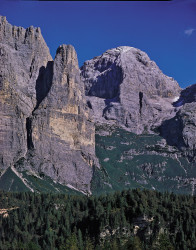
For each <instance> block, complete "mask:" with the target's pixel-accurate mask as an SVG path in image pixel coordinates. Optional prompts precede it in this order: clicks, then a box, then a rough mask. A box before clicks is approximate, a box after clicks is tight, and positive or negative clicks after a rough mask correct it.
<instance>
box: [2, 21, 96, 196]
mask: <svg viewBox="0 0 196 250" xmlns="http://www.w3.org/2000/svg"><path fill="white" fill-rule="evenodd" d="M0 55H1V57H0V170H3V169H5V168H7V167H9V166H10V165H15V167H19V165H20V167H21V168H22V169H25V170H26V169H31V170H32V169H33V170H34V171H35V170H36V171H38V172H42V173H44V174H45V175H48V176H50V177H52V179H53V180H56V181H58V182H60V183H62V184H66V185H71V186H73V187H74V188H77V189H79V190H80V191H84V192H90V181H91V177H92V165H93V164H95V165H96V164H98V162H97V160H96V157H95V141H94V137H95V134H94V124H93V122H92V121H91V119H90V118H89V111H88V108H87V107H86V101H84V100H85V95H84V85H83V83H82V82H81V79H80V73H79V68H78V61H77V55H76V52H75V50H74V48H73V47H72V46H69V45H67V46H66V45H62V46H60V47H59V48H58V49H57V53H56V57H55V60H54V61H53V60H52V58H51V55H50V53H49V49H48V47H47V45H46V43H45V41H44V39H43V37H42V35H41V31H40V29H39V28H33V27H30V28H27V29H24V28H21V27H15V26H12V25H10V24H9V23H8V22H7V21H6V18H5V17H0ZM20 159H23V160H22V161H21V160H20ZM21 162H22V163H21ZM19 163H20V164H19ZM21 164H22V165H21Z"/></svg>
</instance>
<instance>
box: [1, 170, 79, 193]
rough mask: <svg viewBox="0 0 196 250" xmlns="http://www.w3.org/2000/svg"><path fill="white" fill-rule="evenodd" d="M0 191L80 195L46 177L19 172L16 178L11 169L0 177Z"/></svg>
mask: <svg viewBox="0 0 196 250" xmlns="http://www.w3.org/2000/svg"><path fill="white" fill-rule="evenodd" d="M22 179H23V180H24V181H22ZM0 189H1V190H5V191H10V192H11V191H12V192H23V191H24V192H25V191H31V190H34V191H35V192H53V193H69V194H80V193H79V192H78V191H76V190H72V189H71V188H68V187H66V186H64V185H61V184H59V183H55V182H54V181H53V180H52V179H51V178H49V177H47V176H43V175H42V176H41V177H39V176H36V175H33V174H31V173H28V172H20V177H18V176H17V174H16V173H15V172H14V171H13V170H12V169H11V168H8V169H7V170H6V171H5V172H4V174H3V175H2V176H1V177H0Z"/></svg>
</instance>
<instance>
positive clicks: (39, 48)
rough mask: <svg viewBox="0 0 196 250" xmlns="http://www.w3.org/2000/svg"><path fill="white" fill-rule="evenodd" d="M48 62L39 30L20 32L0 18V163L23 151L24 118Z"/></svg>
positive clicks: (47, 53) (10, 160) (20, 154)
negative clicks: (41, 72) (37, 80)
mask: <svg viewBox="0 0 196 250" xmlns="http://www.w3.org/2000/svg"><path fill="white" fill-rule="evenodd" d="M50 60H52V58H51V56H50V53H49V49H48V47H47V46H46V43H45V41H44V39H43V37H42V35H41V31H40V29H39V28H33V27H30V28H28V29H24V28H22V27H15V26H12V25H11V24H9V23H8V22H7V20H6V18H5V17H0V164H1V168H4V167H5V168H6V167H7V166H9V165H10V164H13V163H14V162H15V161H17V160H18V159H19V158H20V157H22V156H24V155H25V154H26V152H27V142H26V141H27V138H26V137H27V133H26V118H27V117H28V116H30V115H31V113H32V110H33V109H34V107H35V106H36V79H37V77H38V75H39V70H40V68H42V67H45V66H46V64H47V62H48V61H50Z"/></svg>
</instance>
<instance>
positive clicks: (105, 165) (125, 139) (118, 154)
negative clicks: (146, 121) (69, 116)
mask: <svg viewBox="0 0 196 250" xmlns="http://www.w3.org/2000/svg"><path fill="white" fill-rule="evenodd" d="M103 131H104V134H105V135H102V134H103ZM96 154H97V157H98V158H99V160H100V164H101V166H102V168H101V170H98V169H94V176H93V181H92V190H93V193H95V194H100V193H103V192H104V193H105V192H111V191H114V190H123V189H126V188H137V187H141V188H149V189H156V190H159V191H173V192H175V193H193V192H194V190H193V185H192V180H191V178H193V177H196V168H195V166H194V165H193V164H191V163H188V161H187V160H186V159H185V158H183V157H181V156H180V154H179V152H178V151H177V150H176V149H175V148H171V147H170V148H168V146H167V145H165V144H164V143H163V142H162V138H161V137H160V136H158V135H145V134H143V135H135V134H133V133H130V132H127V131H125V130H123V129H120V128H109V127H98V128H97V134H96Z"/></svg>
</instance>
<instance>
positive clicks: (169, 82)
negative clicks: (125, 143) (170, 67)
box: [81, 46, 180, 134]
mask: <svg viewBox="0 0 196 250" xmlns="http://www.w3.org/2000/svg"><path fill="white" fill-rule="evenodd" d="M81 75H82V78H83V80H84V82H85V90H86V95H87V101H88V104H89V105H90V106H91V107H92V110H93V112H94V118H95V121H97V122H98V123H107V124H116V125H120V126H123V127H126V129H128V130H130V131H132V132H135V133H137V134H141V133H143V132H144V131H145V132H147V131H148V132H150V131H152V130H153V129H154V128H156V127H157V126H159V125H160V124H161V122H162V121H163V120H165V119H168V118H170V117H172V116H173V113H174V107H173V106H172V103H173V99H174V98H175V97H176V96H179V93H180V87H179V85H178V83H177V82H176V81H174V80H173V79H172V78H171V77H168V76H166V75H164V74H163V73H162V72H161V70H160V69H159V68H158V66H157V65H156V64H155V62H153V61H151V60H150V58H149V57H148V56H147V54H146V53H144V52H142V51H141V50H139V49H136V48H132V47H127V46H122V47H118V48H115V49H110V50H108V51H106V52H105V53H103V54H102V55H101V56H98V57H95V58H93V59H92V60H89V61H86V62H85V63H84V65H83V66H82V67H81Z"/></svg>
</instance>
